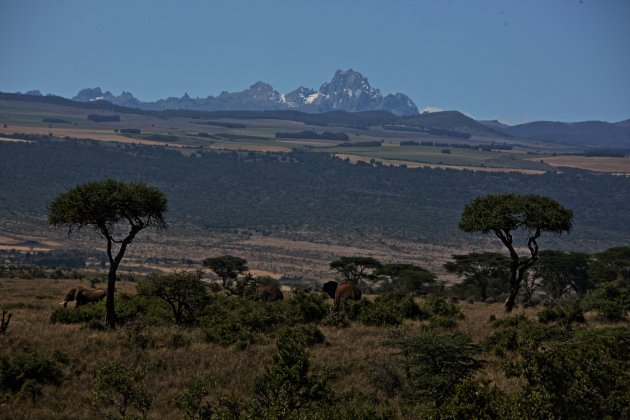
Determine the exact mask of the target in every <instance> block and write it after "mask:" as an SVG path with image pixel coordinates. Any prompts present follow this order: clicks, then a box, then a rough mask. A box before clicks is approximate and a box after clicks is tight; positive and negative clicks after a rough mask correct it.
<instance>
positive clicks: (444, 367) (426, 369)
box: [395, 328, 483, 407]
mask: <svg viewBox="0 0 630 420" xmlns="http://www.w3.org/2000/svg"><path fill="white" fill-rule="evenodd" d="M395 344H396V345H397V346H398V347H399V348H400V349H401V350H402V354H403V357H404V360H403V368H404V370H405V374H406V378H405V380H404V382H403V388H402V392H403V396H404V397H405V398H407V399H408V400H409V401H414V402H432V403H433V404H435V406H436V407H439V406H440V405H442V403H443V402H444V401H446V400H447V399H448V398H449V397H450V396H451V394H452V393H453V391H454V389H455V387H456V386H457V385H458V384H459V383H460V382H462V381H463V380H464V379H466V378H468V377H470V376H472V375H473V374H474V372H476V371H477V370H478V369H480V368H481V367H482V366H483V363H482V362H481V361H480V360H477V359H475V358H474V356H475V355H476V354H477V353H479V348H478V347H477V345H475V344H474V343H473V342H472V340H471V338H470V337H469V336H467V335H466V334H462V333H458V332H452V333H443V332H438V331H436V330H434V329H431V328H424V329H423V330H422V331H421V332H420V334H419V335H417V336H412V337H407V338H403V339H401V340H399V341H397V342H396V343H395Z"/></svg>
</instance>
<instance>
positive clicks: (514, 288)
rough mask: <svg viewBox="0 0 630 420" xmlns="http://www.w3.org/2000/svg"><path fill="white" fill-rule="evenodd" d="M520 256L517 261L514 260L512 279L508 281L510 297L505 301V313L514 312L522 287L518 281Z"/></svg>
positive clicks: (511, 267)
mask: <svg viewBox="0 0 630 420" xmlns="http://www.w3.org/2000/svg"><path fill="white" fill-rule="evenodd" d="M517 272H518V256H517V257H516V260H514V258H512V263H511V264H510V279H509V281H508V297H507V299H505V303H504V305H503V308H504V309H505V312H512V309H514V303H515V302H516V296H517V295H518V290H519V288H520V286H521V284H520V282H519V281H518V274H517Z"/></svg>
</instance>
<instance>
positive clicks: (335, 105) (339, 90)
mask: <svg viewBox="0 0 630 420" xmlns="http://www.w3.org/2000/svg"><path fill="white" fill-rule="evenodd" d="M72 99H73V100H75V101H80V102H91V101H96V100H105V101H108V102H111V103H113V104H115V105H121V106H126V107H132V108H140V109H144V110H153V111H163V110H167V109H189V110H198V111H232V110H243V111H270V110H286V109H292V110H297V111H303V112H317V113H320V112H329V111H347V112H360V111H388V112H391V113H393V114H395V115H399V116H402V115H415V114H418V108H417V107H416V104H414V103H413V101H412V100H411V99H410V98H409V97H408V96H407V95H404V94H402V93H396V94H388V95H386V96H383V94H382V93H381V91H380V90H379V89H376V88H373V87H372V86H370V83H369V82H368V79H367V78H366V77H364V76H363V75H362V74H361V73H359V72H356V71H354V70H352V69H350V70H346V71H342V70H337V71H336V72H335V74H334V76H333V78H332V80H331V81H330V82H327V83H324V84H323V85H321V86H320V88H319V90H314V89H311V88H307V87H304V86H301V87H299V88H297V89H295V90H294V91H292V92H289V93H287V94H286V95H283V94H281V93H280V92H278V91H277V90H275V89H274V88H273V86H271V85H270V84H268V83H264V82H256V83H254V84H253V85H252V86H250V87H249V88H248V89H245V90H243V91H241V92H225V91H224V92H221V93H220V94H219V96H216V97H214V96H208V97H206V98H191V97H190V96H189V95H188V93H186V94H184V96H182V97H181V98H176V97H170V98H166V99H160V100H158V101H155V102H143V101H140V100H139V99H137V98H136V97H135V96H134V95H133V94H132V93H130V92H122V93H121V94H120V95H118V96H115V95H113V94H112V93H111V92H109V91H105V92H103V91H102V90H101V88H100V87H96V88H87V89H83V90H81V91H80V92H79V93H78V94H77V95H76V96H75V97H74V98H72Z"/></svg>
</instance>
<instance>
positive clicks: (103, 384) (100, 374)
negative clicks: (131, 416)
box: [89, 362, 152, 418]
mask: <svg viewBox="0 0 630 420" xmlns="http://www.w3.org/2000/svg"><path fill="white" fill-rule="evenodd" d="M138 380H139V377H138V375H137V374H136V372H134V371H132V370H131V369H130V368H128V367H127V366H125V365H123V364H122V363H117V362H113V363H108V364H106V365H104V366H101V367H99V368H98V369H97V370H96V375H95V379H94V391H93V392H92V394H91V395H90V399H89V403H90V407H91V408H92V410H93V411H94V412H95V413H97V414H100V415H102V416H104V417H106V418H117V417H118V416H117V415H118V414H119V415H120V416H121V417H125V416H126V415H127V414H128V411H127V410H128V409H133V410H134V411H137V412H138V413H139V414H140V415H141V417H142V418H146V415H147V412H148V411H149V409H150V408H151V404H152V398H151V396H150V395H149V394H147V392H146V391H145V390H144V389H143V388H142V387H141V386H139V385H138V384H137V383H138Z"/></svg>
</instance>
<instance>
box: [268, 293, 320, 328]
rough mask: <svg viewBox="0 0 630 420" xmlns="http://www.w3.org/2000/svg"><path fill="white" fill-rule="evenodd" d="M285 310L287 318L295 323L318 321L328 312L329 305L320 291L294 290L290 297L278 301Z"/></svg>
mask: <svg viewBox="0 0 630 420" xmlns="http://www.w3.org/2000/svg"><path fill="white" fill-rule="evenodd" d="M276 305H282V306H283V309H284V310H285V311H286V316H287V319H289V320H291V322H294V323H297V324H306V323H310V322H320V321H321V320H323V319H324V318H325V317H326V315H328V313H329V312H330V307H329V306H328V304H327V303H326V301H325V298H324V296H323V295H322V294H321V293H315V292H304V291H302V290H296V291H295V292H294V293H293V297H292V298H291V299H287V300H284V301H283V302H278V303H277V304H276Z"/></svg>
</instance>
